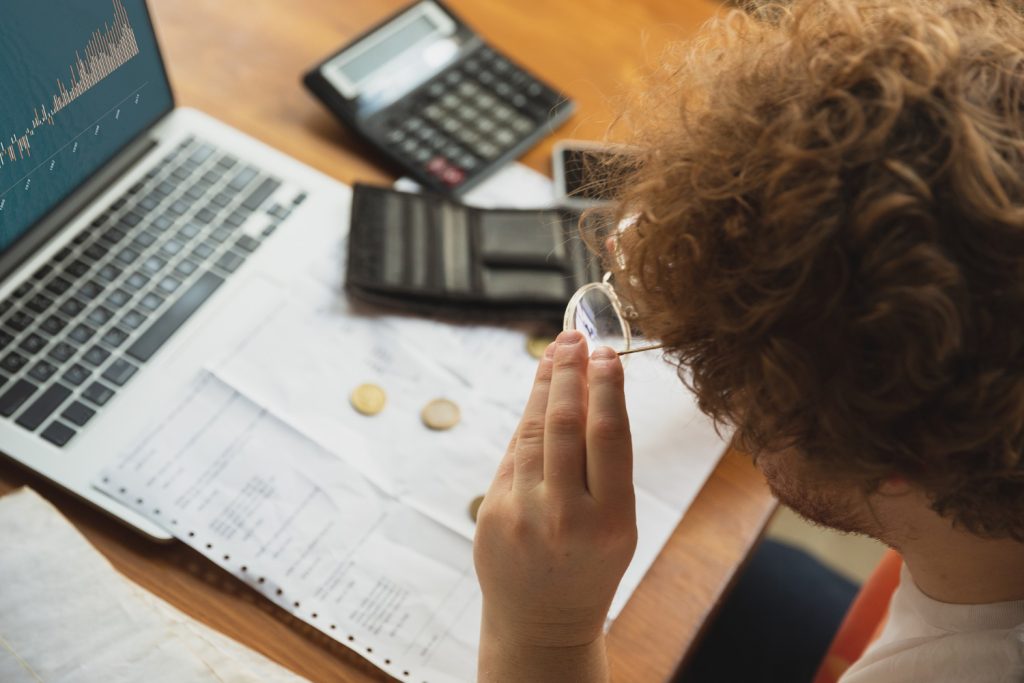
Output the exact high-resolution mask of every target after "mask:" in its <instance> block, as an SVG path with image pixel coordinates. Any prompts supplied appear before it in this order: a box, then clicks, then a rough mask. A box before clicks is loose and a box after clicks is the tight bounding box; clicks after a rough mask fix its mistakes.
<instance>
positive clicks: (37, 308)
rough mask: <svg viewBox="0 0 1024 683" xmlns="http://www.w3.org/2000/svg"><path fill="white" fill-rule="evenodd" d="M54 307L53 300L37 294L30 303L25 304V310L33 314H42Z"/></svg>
mask: <svg viewBox="0 0 1024 683" xmlns="http://www.w3.org/2000/svg"><path fill="white" fill-rule="evenodd" d="M52 305H53V299H51V298H50V297H48V296H46V295H45V294H36V295H35V296H34V297H32V298H31V299H29V300H28V303H26V304H25V308H27V309H28V310H30V311H32V312H33V313H42V312H43V311H45V310H46V309H47V308H49V307H50V306H52Z"/></svg>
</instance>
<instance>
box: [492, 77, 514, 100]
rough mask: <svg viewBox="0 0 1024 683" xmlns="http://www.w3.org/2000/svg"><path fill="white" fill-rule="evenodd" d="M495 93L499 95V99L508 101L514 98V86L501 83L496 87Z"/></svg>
mask: <svg viewBox="0 0 1024 683" xmlns="http://www.w3.org/2000/svg"><path fill="white" fill-rule="evenodd" d="M494 92H496V93H498V97H500V98H502V99H508V98H509V97H511V96H512V86H510V85H509V84H508V83H505V82H504V81H499V82H498V83H496V84H495V86H494Z"/></svg>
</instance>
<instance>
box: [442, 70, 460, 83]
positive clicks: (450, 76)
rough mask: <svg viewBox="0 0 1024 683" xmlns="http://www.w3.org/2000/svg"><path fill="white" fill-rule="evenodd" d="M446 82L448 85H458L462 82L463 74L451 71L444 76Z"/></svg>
mask: <svg viewBox="0 0 1024 683" xmlns="http://www.w3.org/2000/svg"><path fill="white" fill-rule="evenodd" d="M444 80H445V83H447V84H448V85H458V84H459V83H461V82H462V74H460V73H459V72H458V71H449V72H448V73H446V74H445V75H444Z"/></svg>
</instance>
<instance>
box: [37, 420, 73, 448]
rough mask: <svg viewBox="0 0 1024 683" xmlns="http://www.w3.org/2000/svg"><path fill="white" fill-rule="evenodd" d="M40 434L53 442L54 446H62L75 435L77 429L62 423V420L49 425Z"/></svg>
mask: <svg viewBox="0 0 1024 683" xmlns="http://www.w3.org/2000/svg"><path fill="white" fill-rule="evenodd" d="M39 436H41V437H43V438H44V439H46V440H47V441H49V442H50V443H52V444H53V445H54V446H57V447H58V448H62V447H64V446H66V445H67V443H68V441H71V439H72V438H73V437H74V436H75V430H74V429H72V428H71V427H68V426H67V425H64V424H61V423H60V422H53V423H51V424H50V426H49V427H47V428H46V429H44V430H43V431H42V433H40V435H39Z"/></svg>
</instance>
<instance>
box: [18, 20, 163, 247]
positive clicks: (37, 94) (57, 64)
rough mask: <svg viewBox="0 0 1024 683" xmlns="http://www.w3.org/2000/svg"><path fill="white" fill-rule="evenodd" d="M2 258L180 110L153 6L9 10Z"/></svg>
mask: <svg viewBox="0 0 1024 683" xmlns="http://www.w3.org/2000/svg"><path fill="white" fill-rule="evenodd" d="M0 88H2V90H0V254H2V253H3V252H4V251H6V250H8V249H9V248H10V247H11V245H13V244H14V243H15V242H16V241H17V240H18V239H19V238H21V237H22V236H23V235H25V233H26V232H28V231H29V229H30V228H31V227H32V226H33V225H34V224H35V223H36V222H37V221H39V219H40V218H42V217H43V216H45V215H46V214H47V213H48V212H49V211H50V210H51V209H52V208H54V206H56V205H57V204H59V203H60V202H61V201H62V200H63V199H65V198H66V197H67V196H68V195H69V194H70V193H71V192H72V191H73V190H74V189H75V188H76V187H78V186H79V185H81V184H82V182H84V181H85V180H86V179H87V178H88V177H89V176H90V175H91V174H93V173H94V172H95V171H96V170H97V169H99V168H100V167H101V166H103V164H105V163H106V162H107V161H109V160H110V159H111V158H112V157H113V156H114V155H115V154H116V153H117V152H118V151H119V150H121V149H123V148H124V147H125V146H126V145H127V144H128V143H130V142H131V141H132V140H133V139H134V138H135V137H136V136H138V134H139V133H141V132H142V131H144V130H145V129H146V128H148V127H149V126H151V125H152V124H153V123H154V122H155V121H156V120H157V119H158V118H159V117H160V116H161V115H163V114H164V113H166V112H167V111H168V110H169V109H170V108H171V107H172V99H171V91H170V87H169V85H168V83H167V78H166V74H165V72H164V68H163V63H162V61H161V59H160V53H159V51H158V50H157V46H156V39H155V38H154V36H153V28H152V24H151V22H150V18H149V12H148V10H147V9H146V3H145V0H75V2H67V1H66V0H31V1H27V0H26V1H23V2H9V3H4V11H3V16H2V17H0Z"/></svg>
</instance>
